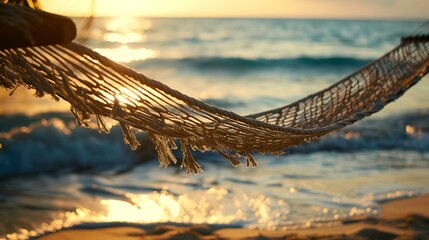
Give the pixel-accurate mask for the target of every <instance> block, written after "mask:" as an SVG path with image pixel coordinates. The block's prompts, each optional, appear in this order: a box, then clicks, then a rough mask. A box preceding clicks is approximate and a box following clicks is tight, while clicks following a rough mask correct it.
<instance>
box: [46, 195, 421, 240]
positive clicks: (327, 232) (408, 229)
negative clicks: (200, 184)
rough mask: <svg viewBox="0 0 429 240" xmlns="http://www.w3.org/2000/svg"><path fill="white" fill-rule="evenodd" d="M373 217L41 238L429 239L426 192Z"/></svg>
mask: <svg viewBox="0 0 429 240" xmlns="http://www.w3.org/2000/svg"><path fill="white" fill-rule="evenodd" d="M381 209H382V213H381V214H380V215H378V216H376V217H365V218H363V217H360V218H355V219H350V220H347V221H342V222H338V223H337V224H334V226H328V227H322V228H310V229H300V230H286V231H260V230H252V229H245V228H234V227H225V226H212V225H169V224H155V225H145V226H139V227H136V226H126V225H124V226H115V227H106V228H94V229H90V228H88V229H82V228H79V229H68V230H62V231H59V232H56V233H52V234H48V235H45V236H43V237H40V238H39V239H41V240H66V239H67V240H70V239H80V240H86V239H88V240H89V239H91V240H92V239H102V240H116V239H117V240H119V239H121V240H137V239H186V240H192V239H429V196H420V197H414V198H409V199H401V200H395V201H391V202H387V203H383V204H381Z"/></svg>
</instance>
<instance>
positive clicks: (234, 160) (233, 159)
mask: <svg viewBox="0 0 429 240" xmlns="http://www.w3.org/2000/svg"><path fill="white" fill-rule="evenodd" d="M216 151H217V152H218V153H219V154H220V155H222V157H224V158H225V159H227V160H229V162H231V164H232V166H234V167H237V166H238V165H240V164H241V162H240V161H239V160H237V157H235V156H232V155H230V154H229V153H226V152H224V151H222V150H219V149H216Z"/></svg>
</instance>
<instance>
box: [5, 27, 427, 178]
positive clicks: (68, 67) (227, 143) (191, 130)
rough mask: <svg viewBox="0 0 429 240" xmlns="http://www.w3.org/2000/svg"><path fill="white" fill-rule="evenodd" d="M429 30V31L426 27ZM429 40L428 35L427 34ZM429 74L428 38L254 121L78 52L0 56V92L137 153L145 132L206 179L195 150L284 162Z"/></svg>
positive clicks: (407, 42)
mask: <svg viewBox="0 0 429 240" xmlns="http://www.w3.org/2000/svg"><path fill="white" fill-rule="evenodd" d="M426 27H427V26H426ZM422 32H424V31H423V30H422ZM428 70H429V35H427V34H426V35H425V34H420V33H419V32H417V33H416V34H414V35H412V36H408V37H404V38H402V40H401V42H400V44H399V46H397V47H396V48H394V49H393V50H391V51H390V52H388V53H386V54H385V55H384V56H382V57H381V58H379V59H377V60H376V61H373V62H372V63H370V64H368V65H367V66H365V67H363V68H361V69H360V70H358V71H356V72H354V73H352V74H350V75H349V76H347V77H345V78H344V79H342V80H340V81H338V82H337V83H335V84H333V85H332V86H330V87H328V88H326V89H324V90H321V91H320V92H317V93H314V94H312V95H310V96H307V97H305V98H304V99H301V100H299V101H296V102H294V103H292V104H289V105H287V106H284V107H281V108H277V109H273V110H268V111H265V112H261V113H256V114H252V115H249V116H240V115H237V114H235V113H233V112H230V111H227V110H224V109H220V108H217V107H214V106H211V105H208V104H206V103H204V102H202V101H199V100H196V99H194V98H192V97H189V96H187V95H184V94H182V93H180V92H179V91H176V90H174V89H171V88H169V87H168V86H166V85H164V84H162V83H161V82H159V81H156V80H153V79H151V78H149V77H147V76H145V75H143V74H141V73H137V72H135V71H133V70H132V69H129V68H127V67H125V66H123V65H120V64H118V63H116V62H114V61H111V60H109V59H108V58H106V57H103V56H101V55H100V54H98V53H96V52H94V51H92V50H91V49H89V48H87V47H85V46H83V45H80V44H78V43H74V42H70V43H66V44H61V45H47V46H39V47H27V48H12V49H4V50H0V86H2V87H3V88H6V89H10V90H11V91H13V89H15V88H17V87H18V86H21V85H23V86H26V87H27V88H30V89H35V90H36V95H37V96H43V95H44V94H49V95H51V96H52V97H53V98H54V99H59V98H61V99H64V100H65V101H67V102H69V103H70V105H71V112H72V113H73V114H74V115H75V116H76V118H77V121H78V122H79V123H80V124H81V125H83V126H85V124H86V121H88V120H89V119H91V118H93V119H96V121H97V123H98V127H99V129H100V130H102V131H105V132H108V131H109V129H108V128H107V127H106V124H105V122H104V119H105V118H112V119H114V120H117V121H118V122H119V124H120V126H121V128H122V130H123V135H124V140H125V142H126V143H128V144H129V145H130V146H131V147H132V148H133V149H135V148H136V147H137V146H138V145H139V142H138V141H137V139H136V137H135V132H136V130H142V131H145V132H147V134H148V136H149V138H150V139H151V141H152V142H153V143H154V144H155V148H156V150H157V152H158V156H159V161H160V164H161V165H162V166H168V165H170V164H172V163H177V162H178V161H177V159H176V157H175V155H174V153H173V150H175V149H177V148H180V149H181V151H182V153H183V157H182V159H181V163H180V164H181V165H180V166H181V167H183V168H185V169H186V170H187V171H189V172H193V173H197V172H199V171H201V166H200V164H198V163H197V161H196V160H195V159H194V157H193V156H192V151H191V149H192V150H199V151H216V152H218V153H219V154H221V155H222V156H223V157H224V158H226V159H228V160H229V161H230V162H231V163H232V165H234V166H236V165H239V164H240V163H241V162H242V161H245V162H247V165H248V166H249V165H253V166H256V161H255V160H254V158H253V157H252V153H258V152H259V153H274V154H278V153H280V152H282V150H284V149H285V148H286V147H289V146H293V145H298V144H300V143H302V142H306V141H311V140H312V139H314V138H316V137H320V136H322V135H325V134H327V133H329V132H331V131H334V130H337V129H340V128H342V127H344V126H346V125H349V124H351V123H353V122H355V121H357V120H360V119H362V118H364V117H366V116H369V115H371V114H373V113H375V112H377V111H380V110H381V109H382V108H383V107H384V106H385V105H386V104H388V103H390V102H392V101H393V100H395V99H397V98H398V97H400V96H401V95H402V94H403V93H404V92H405V91H406V90H407V89H409V88H410V87H411V86H413V85H414V84H415V83H417V82H418V81H419V80H420V79H421V78H422V77H423V76H424V75H425V74H426V73H427V72H428Z"/></svg>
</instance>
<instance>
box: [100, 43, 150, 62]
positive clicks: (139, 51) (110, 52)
mask: <svg viewBox="0 0 429 240" xmlns="http://www.w3.org/2000/svg"><path fill="white" fill-rule="evenodd" d="M94 51H96V52H98V53H100V54H101V55H103V56H105V57H108V58H110V59H112V60H114V61H117V62H122V63H128V62H132V61H139V60H146V59H149V58H154V57H156V53H155V51H153V50H152V49H147V48H130V47H128V46H127V45H121V46H120V47H118V48H95V49H94Z"/></svg>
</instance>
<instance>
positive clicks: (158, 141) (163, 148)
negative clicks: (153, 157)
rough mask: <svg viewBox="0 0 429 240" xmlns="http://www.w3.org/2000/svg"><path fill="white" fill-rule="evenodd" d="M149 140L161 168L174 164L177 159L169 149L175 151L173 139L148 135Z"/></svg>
mask: <svg viewBox="0 0 429 240" xmlns="http://www.w3.org/2000/svg"><path fill="white" fill-rule="evenodd" d="M148 136H149V139H150V140H151V141H152V142H153V144H155V150H156V151H157V152H158V160H159V164H160V165H161V166H162V167H168V166H169V165H170V164H176V163H177V159H176V157H175V156H174V154H173V152H172V151H171V149H177V146H176V144H175V143H174V140H173V139H170V138H166V137H163V136H160V135H155V134H151V133H148Z"/></svg>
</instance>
